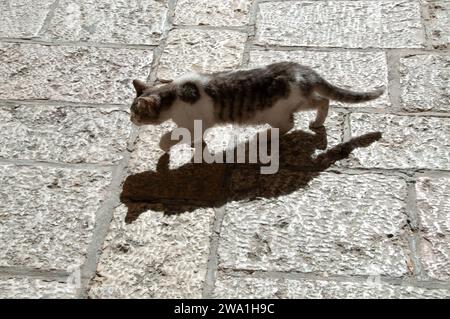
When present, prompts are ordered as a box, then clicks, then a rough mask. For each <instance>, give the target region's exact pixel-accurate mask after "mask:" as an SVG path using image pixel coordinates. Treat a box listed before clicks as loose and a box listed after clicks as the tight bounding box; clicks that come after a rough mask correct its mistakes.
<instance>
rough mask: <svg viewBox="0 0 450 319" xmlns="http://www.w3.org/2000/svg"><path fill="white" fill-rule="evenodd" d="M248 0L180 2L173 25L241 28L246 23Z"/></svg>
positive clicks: (181, 0) (190, 0) (192, 0)
mask: <svg viewBox="0 0 450 319" xmlns="http://www.w3.org/2000/svg"><path fill="white" fill-rule="evenodd" d="M250 6H251V1H250V0H228V1H223V0H213V1H211V0H200V1H195V0H180V1H178V2H177V6H176V8H175V21H174V23H175V24H187V25H197V24H198V25H213V26H227V27H228V26H241V25H245V24H247V23H248V20H249V10H250Z"/></svg>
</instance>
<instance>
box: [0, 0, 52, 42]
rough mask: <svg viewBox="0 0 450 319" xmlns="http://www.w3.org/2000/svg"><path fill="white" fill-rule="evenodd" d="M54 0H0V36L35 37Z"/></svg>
mask: <svg viewBox="0 0 450 319" xmlns="http://www.w3.org/2000/svg"><path fill="white" fill-rule="evenodd" d="M53 2H55V1H54V0H41V1H29V0H8V1H1V2H0V37H7V38H32V37H36V36H37V35H38V33H39V31H40V30H41V28H42V26H43V25H44V21H45V18H46V17H47V15H48V14H49V12H50V7H51V5H52V4H53Z"/></svg>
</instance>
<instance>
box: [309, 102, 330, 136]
mask: <svg viewBox="0 0 450 319" xmlns="http://www.w3.org/2000/svg"><path fill="white" fill-rule="evenodd" d="M311 104H312V107H313V108H315V109H316V110H317V114H316V119H315V120H313V121H311V122H310V123H309V127H310V128H319V127H322V126H323V123H325V119H326V118H327V116H328V109H329V107H330V100H328V99H326V98H324V97H321V96H318V95H314V96H313V97H312V98H311Z"/></svg>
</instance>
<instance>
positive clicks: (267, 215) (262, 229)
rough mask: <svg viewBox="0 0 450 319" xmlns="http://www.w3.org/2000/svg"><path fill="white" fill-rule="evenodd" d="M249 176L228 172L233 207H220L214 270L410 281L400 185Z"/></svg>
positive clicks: (343, 177)
mask: <svg viewBox="0 0 450 319" xmlns="http://www.w3.org/2000/svg"><path fill="white" fill-rule="evenodd" d="M246 175H247V172H246V171H245V170H240V171H235V172H233V176H232V182H231V191H232V194H234V197H235V198H236V200H235V201H232V202H230V203H228V204H226V205H225V217H224V220H223V225H222V229H221V235H220V242H219V251H218V255H219V268H230V269H240V270H264V271H295V272H303V273H326V274H329V275H332V274H334V275H385V276H391V277H403V276H407V275H409V272H410V270H409V269H408V262H409V258H410V257H409V255H410V252H409V249H408V243H407V236H408V232H407V230H405V226H406V223H407V219H408V216H407V214H406V208H405V203H404V200H405V198H406V183H405V181H404V180H402V179H401V178H398V177H394V176H384V175H380V174H358V175H347V174H334V173H328V172H324V173H321V174H318V173H310V172H291V171H287V170H282V171H280V172H278V173H277V174H276V175H275V176H274V175H260V176H259V178H258V179H249V178H247V177H246ZM242 193H246V195H247V197H248V198H249V199H250V200H246V199H243V198H242Z"/></svg>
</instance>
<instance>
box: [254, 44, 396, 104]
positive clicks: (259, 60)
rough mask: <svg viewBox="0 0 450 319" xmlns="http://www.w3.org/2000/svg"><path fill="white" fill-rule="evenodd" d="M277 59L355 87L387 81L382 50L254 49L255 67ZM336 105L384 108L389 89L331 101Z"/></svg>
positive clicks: (370, 86) (370, 87)
mask: <svg viewBox="0 0 450 319" xmlns="http://www.w3.org/2000/svg"><path fill="white" fill-rule="evenodd" d="M278 61H292V62H297V63H300V64H303V65H307V66H309V67H311V68H313V69H314V70H315V71H317V72H318V73H319V74H320V75H322V76H323V77H324V78H325V79H326V80H327V81H329V82H331V83H333V84H335V85H337V86H341V87H343V88H349V89H352V90H355V91H371V90H373V89H374V88H375V87H379V86H382V85H384V86H386V87H387V84H388V71H387V62H386V55H385V54H384V53H382V52H350V51H344V52H342V51H341V52H339V51H338V52H322V51H252V52H250V65H251V66H252V67H257V66H262V65H267V64H269V63H273V62H278ZM331 105H337V106H346V107H351V106H353V105H354V106H358V107H361V106H363V107H364V106H369V107H379V108H384V107H388V106H390V105H391V104H390V102H389V97H388V92H387V90H386V92H385V93H384V94H383V95H382V96H381V97H379V98H378V99H376V100H373V101H369V102H366V103H359V104H345V103H339V102H334V101H332V102H331Z"/></svg>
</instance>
